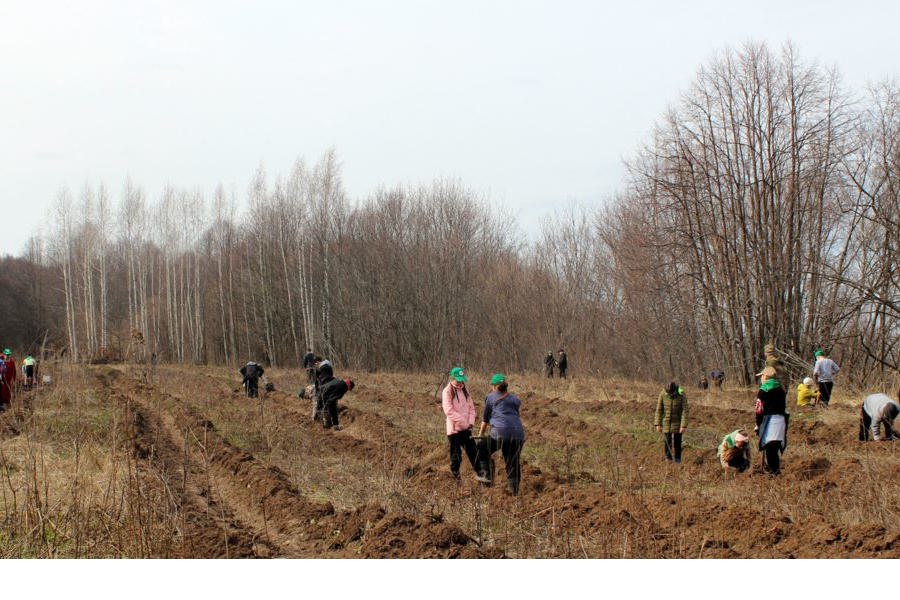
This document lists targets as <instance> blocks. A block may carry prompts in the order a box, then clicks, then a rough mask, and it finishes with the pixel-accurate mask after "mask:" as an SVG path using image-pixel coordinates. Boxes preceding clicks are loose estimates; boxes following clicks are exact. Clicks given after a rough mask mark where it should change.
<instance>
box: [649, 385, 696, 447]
mask: <svg viewBox="0 0 900 600" xmlns="http://www.w3.org/2000/svg"><path fill="white" fill-rule="evenodd" d="M687 415H688V406H687V398H686V397H685V395H684V390H683V389H682V388H680V387H678V384H677V383H675V382H674V381H673V382H671V383H670V384H669V385H668V386H667V387H666V389H664V390H663V391H662V392H660V394H659V399H658V400H657V402H656V415H655V416H654V418H653V423H654V424H655V425H656V431H658V432H659V433H662V434H663V443H664V446H665V451H666V460H668V461H670V462H671V461H673V460H674V461H675V462H676V463H680V462H681V436H682V435H683V434H684V430H685V429H687Z"/></svg>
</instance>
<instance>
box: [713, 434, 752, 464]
mask: <svg viewBox="0 0 900 600" xmlns="http://www.w3.org/2000/svg"><path fill="white" fill-rule="evenodd" d="M716 454H717V455H718V457H719V462H720V463H722V468H724V469H725V470H726V471H737V472H738V473H743V472H744V471H746V470H747V469H749V468H750V436H748V435H747V432H746V431H744V430H743V429H736V430H735V431H732V432H731V433H729V434H728V435H726V436H725V438H724V439H723V440H722V443H721V444H719V449H718V451H717V452H716Z"/></svg>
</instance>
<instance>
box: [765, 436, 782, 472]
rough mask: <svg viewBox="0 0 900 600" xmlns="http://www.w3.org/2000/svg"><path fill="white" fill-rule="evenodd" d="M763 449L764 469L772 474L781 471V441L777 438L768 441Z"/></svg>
mask: <svg viewBox="0 0 900 600" xmlns="http://www.w3.org/2000/svg"><path fill="white" fill-rule="evenodd" d="M763 451H764V452H765V453H766V471H768V472H769V473H771V474H773V475H778V474H779V473H781V442H780V441H779V440H775V441H772V442H769V443H768V444H766V445H765V447H764V448H763Z"/></svg>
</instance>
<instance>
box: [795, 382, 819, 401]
mask: <svg viewBox="0 0 900 600" xmlns="http://www.w3.org/2000/svg"><path fill="white" fill-rule="evenodd" d="M815 386H816V382H815V381H813V378H812V377H807V378H805V379H804V380H803V383H801V384H800V385H798V386H797V406H801V407H802V406H815V405H816V404H818V402H819V390H818V389H817V388H816V387H815Z"/></svg>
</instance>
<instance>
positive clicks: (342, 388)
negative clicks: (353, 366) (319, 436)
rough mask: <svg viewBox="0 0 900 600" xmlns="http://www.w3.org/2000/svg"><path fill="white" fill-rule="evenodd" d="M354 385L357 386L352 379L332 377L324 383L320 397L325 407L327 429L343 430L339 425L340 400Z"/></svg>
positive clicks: (320, 390)
mask: <svg viewBox="0 0 900 600" xmlns="http://www.w3.org/2000/svg"><path fill="white" fill-rule="evenodd" d="M354 387H356V385H355V384H354V383H353V380H352V379H337V378H332V379H331V380H329V381H327V382H325V383H324V384H322V387H320V388H319V397H320V398H321V399H322V406H323V409H324V418H323V420H322V426H323V427H325V429H333V430H334V431H340V430H341V428H340V426H339V425H338V407H337V404H338V400H340V399H341V398H343V397H344V394H346V393H347V392H349V391H350V390H352V389H353V388H354Z"/></svg>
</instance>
